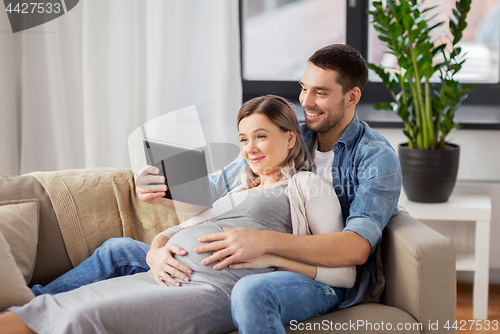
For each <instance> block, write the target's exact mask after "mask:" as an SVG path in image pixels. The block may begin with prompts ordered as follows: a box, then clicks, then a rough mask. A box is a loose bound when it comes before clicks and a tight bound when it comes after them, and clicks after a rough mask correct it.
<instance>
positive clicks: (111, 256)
mask: <svg viewBox="0 0 500 334" xmlns="http://www.w3.org/2000/svg"><path fill="white" fill-rule="evenodd" d="M148 250H149V245H148V244H146V243H143V242H140V241H137V240H132V239H130V238H113V239H109V240H106V241H105V242H104V243H103V244H102V245H101V247H99V248H97V249H96V250H95V252H94V253H93V254H92V255H91V256H90V257H89V258H88V259H86V260H85V261H83V262H82V263H80V265H78V266H77V267H75V268H73V269H71V270H70V271H68V272H67V273H65V274H64V275H62V276H61V277H59V278H57V279H55V280H54V281H52V282H51V283H49V284H47V285H46V286H41V285H39V284H37V285H35V286H33V288H31V291H33V293H34V294H35V296H38V295H43V294H50V295H55V294H56V293H60V292H66V291H70V290H74V289H77V288H79V287H81V286H83V285H87V284H90V283H94V282H98V281H102V280H105V279H108V278H113V277H119V276H125V275H133V274H137V273H142V272H146V271H148V270H149V266H148V264H147V263H146V253H147V252H148Z"/></svg>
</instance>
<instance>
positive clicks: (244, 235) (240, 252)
mask: <svg viewBox="0 0 500 334" xmlns="http://www.w3.org/2000/svg"><path fill="white" fill-rule="evenodd" d="M223 231H224V232H219V233H212V234H208V235H205V236H202V237H199V238H198V241H199V242H209V243H208V244H206V245H203V246H198V247H196V248H195V249H194V251H195V252H196V253H205V252H211V251H213V252H214V253H213V254H212V255H210V256H209V257H206V258H205V259H203V260H202V261H201V264H202V265H208V264H210V263H212V262H215V261H220V262H219V263H217V264H215V265H214V266H213V268H214V269H215V270H219V269H222V268H224V267H227V266H228V265H230V264H231V263H239V262H243V261H247V260H251V259H254V258H256V257H258V256H259V255H262V254H264V253H265V251H266V231H261V230H255V229H251V228H247V227H237V228H223Z"/></svg>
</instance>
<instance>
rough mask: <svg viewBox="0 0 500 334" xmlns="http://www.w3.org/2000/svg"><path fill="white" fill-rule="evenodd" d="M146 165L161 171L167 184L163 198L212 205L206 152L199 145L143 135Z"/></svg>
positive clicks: (203, 205)
mask: <svg viewBox="0 0 500 334" xmlns="http://www.w3.org/2000/svg"><path fill="white" fill-rule="evenodd" d="M143 142H144V151H145V153H146V162H147V164H148V165H151V166H155V167H157V168H158V169H159V170H160V174H163V176H164V177H165V180H166V184H167V186H168V191H167V194H166V195H165V198H169V199H172V200H174V201H179V202H184V203H189V204H194V205H199V206H202V207H205V208H211V207H212V204H213V203H212V196H211V192H210V183H209V181H208V172H207V163H206V159H205V152H204V151H203V150H202V149H200V148H193V147H189V146H184V145H179V144H173V143H169V142H164V141H159V140H154V139H148V138H144V139H143Z"/></svg>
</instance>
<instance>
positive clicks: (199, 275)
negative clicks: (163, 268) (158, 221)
mask: <svg viewBox="0 0 500 334" xmlns="http://www.w3.org/2000/svg"><path fill="white" fill-rule="evenodd" d="M217 232H222V227H220V226H219V225H216V224H215V223H211V222H207V223H204V224H202V225H198V226H193V227H189V228H187V229H185V230H182V231H181V232H178V233H176V234H175V235H174V236H173V237H172V238H170V240H169V241H168V243H169V244H173V245H176V246H179V247H180V248H182V249H184V250H185V251H186V253H187V254H186V255H184V256H179V255H174V257H175V258H176V259H177V260H178V261H179V262H182V263H183V264H185V265H186V266H187V267H189V268H191V269H192V270H193V274H192V275H190V279H191V281H193V282H206V283H210V284H213V285H217V286H219V285H224V286H225V287H226V288H228V287H232V285H234V284H235V283H236V281H237V280H238V279H240V278H241V277H243V276H246V275H250V274H256V273H263V272H269V271H274V270H275V268H268V269H229V268H227V267H226V268H223V269H220V270H215V269H213V268H212V267H213V266H214V265H215V263H216V262H214V263H211V264H208V265H206V266H204V265H202V264H201V260H203V259H204V258H206V257H208V256H210V255H212V253H213V252H206V253H201V254H197V253H195V252H194V248H195V247H197V246H201V245H203V244H204V243H200V242H198V238H199V237H201V236H203V235H207V234H211V233H217Z"/></svg>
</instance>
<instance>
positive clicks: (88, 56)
mask: <svg viewBox="0 0 500 334" xmlns="http://www.w3.org/2000/svg"><path fill="white" fill-rule="evenodd" d="M0 12H1V13H0V88H1V89H0V106H1V108H0V174H3V175H10V174H23V173H28V172H32V171H36V170H41V171H44V170H45V171H48V170H61V169H68V168H87V167H99V166H100V167H124V168H130V160H129V153H128V142H127V139H128V137H129V135H130V134H131V133H132V132H133V131H134V130H135V129H137V128H138V127H140V126H141V125H142V124H144V123H146V122H148V121H150V120H153V119H155V118H157V117H159V116H161V115H164V114H166V113H169V112H172V111H175V110H177V109H181V108H185V107H188V106H192V105H195V106H196V109H197V111H198V115H199V119H200V122H201V125H202V127H203V133H204V136H205V137H206V141H207V142H228V143H235V144H236V143H237V131H236V124H235V120H236V114H237V111H238V109H239V107H240V106H241V99H242V92H241V74H240V50H239V28H238V26H239V23H238V1H235V0H234V1H233V0H231V1H227V0H210V1H207V0H188V1H186V0H105V1H103V0H85V1H80V2H79V4H78V5H77V6H76V7H75V8H74V9H72V10H71V11H69V12H67V13H66V14H65V15H63V16H61V17H59V18H57V19H55V20H53V21H51V22H48V23H46V24H44V25H41V26H38V27H35V28H32V29H29V30H26V31H23V32H19V33H16V34H13V33H12V31H11V30H10V26H9V23H8V18H7V15H6V13H5V12H4V11H0Z"/></svg>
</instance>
